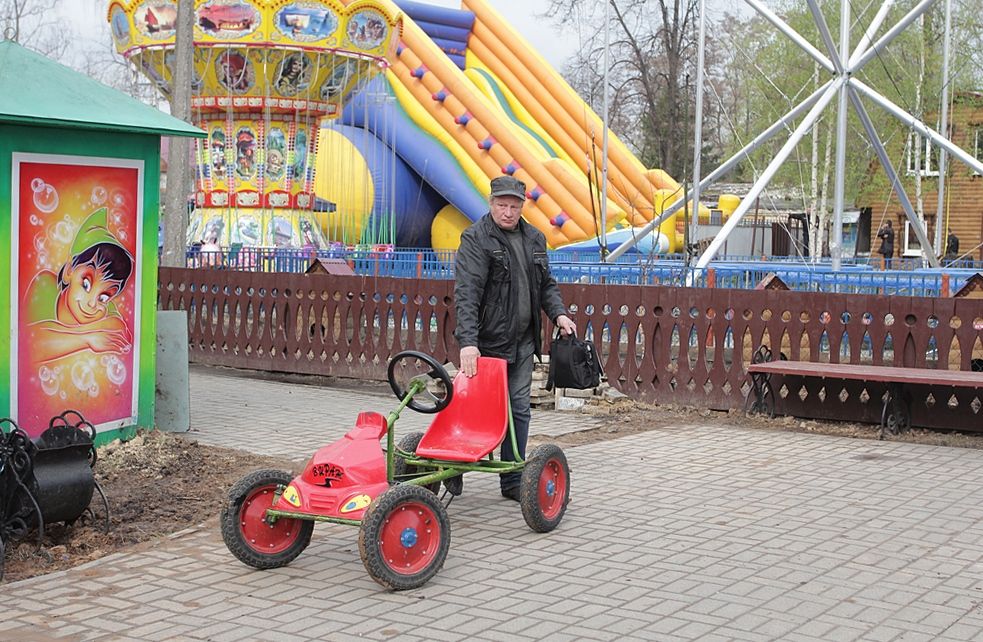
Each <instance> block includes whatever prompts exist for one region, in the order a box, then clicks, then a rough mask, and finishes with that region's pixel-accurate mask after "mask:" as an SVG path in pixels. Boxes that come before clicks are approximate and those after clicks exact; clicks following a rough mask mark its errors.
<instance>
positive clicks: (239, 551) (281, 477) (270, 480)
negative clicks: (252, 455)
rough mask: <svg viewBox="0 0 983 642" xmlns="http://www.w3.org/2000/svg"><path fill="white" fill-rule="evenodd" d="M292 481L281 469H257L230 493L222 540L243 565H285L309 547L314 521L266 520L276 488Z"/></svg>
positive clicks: (224, 511)
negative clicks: (267, 510)
mask: <svg viewBox="0 0 983 642" xmlns="http://www.w3.org/2000/svg"><path fill="white" fill-rule="evenodd" d="M292 480H293V477H292V476H291V475H290V474H289V473H286V472H284V471H282V470H257V471H255V472H252V473H249V474H248V475H246V476H245V477H243V478H242V479H240V480H239V481H238V482H236V483H235V485H233V486H232V488H231V489H230V490H229V499H228V502H227V503H226V505H225V507H224V508H222V513H221V515H220V517H219V520H220V522H221V524H222V539H224V540H225V545H226V546H227V547H228V548H229V551H230V552H231V553H232V554H233V555H235V556H236V557H237V558H239V561H241V562H242V563H243V564H246V565H248V566H252V567H253V568H260V569H267V568H279V567H281V566H286V565H287V564H289V563H290V562H292V561H293V560H294V559H295V558H296V557H297V556H298V555H300V554H301V552H302V551H303V550H304V549H305V548H307V545H308V544H310V542H311V533H312V532H313V531H314V522H312V521H308V520H304V519H288V518H282V517H281V518H280V519H277V520H276V521H275V522H273V523H270V521H269V520H267V518H266V509H268V508H270V506H272V505H273V497H274V495H275V493H276V491H277V488H278V487H280V486H286V485H287V484H289V483H290V482H291V481H292Z"/></svg>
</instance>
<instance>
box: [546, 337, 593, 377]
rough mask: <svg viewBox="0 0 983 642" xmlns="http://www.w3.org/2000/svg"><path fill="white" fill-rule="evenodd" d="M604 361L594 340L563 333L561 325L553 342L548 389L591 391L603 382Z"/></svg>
mask: <svg viewBox="0 0 983 642" xmlns="http://www.w3.org/2000/svg"><path fill="white" fill-rule="evenodd" d="M601 374H602V372H601V361H600V359H598V358H597V350H596V349H595V348H594V344H593V343H591V342H590V341H582V340H581V339H578V338H577V337H575V336H574V335H572V334H570V335H567V334H563V333H562V332H561V331H560V329H559V328H557V330H556V336H554V337H553V342H552V343H551V344H550V373H549V377H548V378H547V380H546V389H547V390H552V389H553V388H554V387H556V388H577V389H578V390H587V389H588V388H596V387H597V386H598V385H599V384H600V383H601Z"/></svg>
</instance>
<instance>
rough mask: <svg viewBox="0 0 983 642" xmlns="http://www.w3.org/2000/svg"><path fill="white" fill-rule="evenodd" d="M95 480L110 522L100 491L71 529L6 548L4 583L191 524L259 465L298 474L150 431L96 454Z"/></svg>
mask: <svg viewBox="0 0 983 642" xmlns="http://www.w3.org/2000/svg"><path fill="white" fill-rule="evenodd" d="M98 454H99V459H98V461H97V462H96V466H95V475H96V480H97V481H98V482H99V484H100V485H101V486H102V488H103V490H104V491H105V493H106V496H107V497H108V499H109V505H110V525H109V531H108V533H106V532H103V529H104V527H105V516H106V512H105V508H104V507H103V505H102V502H101V500H100V499H99V496H98V493H97V494H96V495H95V496H94V497H93V500H92V504H91V505H90V508H91V510H92V512H93V514H92V515H89V514H86V515H83V517H82V518H81V519H79V521H78V522H76V523H75V524H74V525H72V526H64V525H61V524H55V525H50V526H47V527H46V528H45V533H44V542H43V545H42V546H41V548H40V549H39V548H38V546H37V538H36V535H33V534H32V535H31V536H29V538H28V539H26V540H23V541H20V542H12V543H10V544H9V550H8V551H7V558H6V573H5V575H4V580H3V581H4V582H14V581H17V580H22V579H26V578H28V577H34V576H35V575H44V574H46V573H51V572H54V571H60V570H63V569H66V568H71V567H73V566H77V565H79V564H83V563H85V562H88V561H90V560H94V559H97V558H99V557H102V556H104V555H108V554H110V553H114V552H116V551H119V550H121V549H123V548H126V547H128V546H132V545H134V544H137V543H140V542H146V541H149V540H154V539H157V538H159V537H163V536H165V535H169V534H171V533H175V532H177V531H179V530H182V529H184V528H188V527H190V526H194V525H196V524H200V523H202V522H204V521H206V520H207V519H209V518H212V517H214V516H215V515H218V513H219V511H220V510H221V507H222V504H223V502H224V499H225V496H226V493H227V492H228V489H229V487H231V486H232V484H234V483H235V482H236V481H238V480H239V478H241V477H242V476H243V475H244V474H245V473H247V472H249V471H251V470H257V469H260V468H278V469H283V470H289V471H292V472H299V466H298V465H296V464H294V463H292V462H289V461H286V460H283V459H278V458H274V457H263V456H260V455H253V454H250V453H246V452H243V451H238V450H231V449H227V448H219V447H216V446H206V445H203V444H200V443H198V442H196V441H192V440H190V439H187V438H185V437H179V436H176V435H171V434H167V433H160V432H150V433H145V434H141V435H138V436H137V437H136V438H135V439H132V440H130V441H128V442H126V443H122V444H121V443H114V444H110V445H108V446H105V447H103V448H100V449H99V451H98Z"/></svg>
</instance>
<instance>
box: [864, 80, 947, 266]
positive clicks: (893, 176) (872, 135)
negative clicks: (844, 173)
mask: <svg viewBox="0 0 983 642" xmlns="http://www.w3.org/2000/svg"><path fill="white" fill-rule="evenodd" d="M850 85H851V87H852V86H853V83H851V84H850ZM850 102H852V103H853V108H854V110H856V112H857V116H859V117H860V122H861V124H863V126H864V130H865V131H866V132H867V139H868V140H870V144H871V145H873V146H874V152H876V153H877V158H878V159H879V160H880V161H881V166H882V167H883V168H884V173H885V174H887V178H888V181H890V183H891V187H893V188H894V194H895V195H896V196H897V197H898V202H900V203H901V209H903V210H904V213H905V216H906V217H908V222H909V223H911V229H913V230H915V236H917V237H918V242H919V243H921V246H922V254H924V256H925V258H926V259H927V260H928V262H929V265H931V266H932V267H939V259H938V258H937V257H936V256H935V254H934V253H933V252H931V251H929V243H928V235H927V234H926V233H925V228H924V227H922V221H921V220H919V218H918V214H916V213H915V208H914V207H912V205H911V200H910V199H909V198H908V194H907V193H905V191H904V185H902V184H901V179H900V178H898V173H897V172H896V171H894V165H892V164H891V159H890V157H889V156H888V154H887V150H886V149H884V144H883V143H882V142H881V139H880V136H878V135H877V130H875V129H874V124H873V123H872V122H871V120H870V115H869V114H868V113H867V108H866V107H864V104H863V102H861V101H860V97H859V96H857V93H856V92H855V91H853V89H851V90H850Z"/></svg>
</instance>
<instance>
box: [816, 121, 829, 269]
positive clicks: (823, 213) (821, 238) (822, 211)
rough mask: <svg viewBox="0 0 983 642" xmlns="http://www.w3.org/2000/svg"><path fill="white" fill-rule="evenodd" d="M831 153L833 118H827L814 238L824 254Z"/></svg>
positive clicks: (827, 224)
mask: <svg viewBox="0 0 983 642" xmlns="http://www.w3.org/2000/svg"><path fill="white" fill-rule="evenodd" d="M832 155H833V119H832V118H829V119H827V122H826V154H825V158H824V159H823V190H822V198H821V200H820V201H819V234H818V236H817V238H816V245H817V246H818V247H819V255H820V256H825V255H826V249H825V248H826V235H827V233H828V231H829V212H828V211H827V210H826V202H827V200H828V196H829V167H830V165H831V164H832V160H833V159H832Z"/></svg>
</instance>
